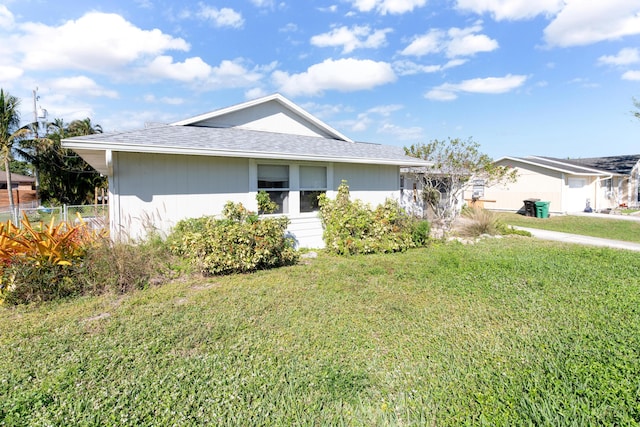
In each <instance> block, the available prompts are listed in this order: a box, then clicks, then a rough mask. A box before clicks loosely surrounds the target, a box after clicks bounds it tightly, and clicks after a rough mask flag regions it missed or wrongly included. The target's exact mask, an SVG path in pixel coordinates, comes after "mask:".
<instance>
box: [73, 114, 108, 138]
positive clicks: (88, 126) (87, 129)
mask: <svg viewBox="0 0 640 427" xmlns="http://www.w3.org/2000/svg"><path fill="white" fill-rule="evenodd" d="M68 130H69V133H70V134H71V135H74V136H85V135H93V134H96V133H102V126H100V125H97V124H93V123H91V119H90V118H89V117H87V118H86V119H84V120H74V121H72V122H71V123H70V124H69V127H68Z"/></svg>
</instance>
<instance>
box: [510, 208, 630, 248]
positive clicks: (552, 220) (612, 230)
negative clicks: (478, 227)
mask: <svg viewBox="0 0 640 427" xmlns="http://www.w3.org/2000/svg"><path fill="white" fill-rule="evenodd" d="M498 218H500V220H501V221H502V222H504V223H505V224H508V225H515V226H521V227H529V228H539V229H543V230H551V231H561V232H563V233H572V234H581V235H584V236H592V237H603V238H606V239H614V240H623V241H626V242H636V243H640V221H631V220H624V219H608V218H590V217H588V216H574V215H554V216H551V217H549V218H533V217H526V216H522V215H519V214H515V213H504V212H501V213H498Z"/></svg>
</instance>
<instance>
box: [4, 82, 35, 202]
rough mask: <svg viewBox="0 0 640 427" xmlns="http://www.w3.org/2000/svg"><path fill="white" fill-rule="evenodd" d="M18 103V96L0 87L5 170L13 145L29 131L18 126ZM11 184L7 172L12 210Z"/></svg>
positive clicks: (8, 165)
mask: <svg viewBox="0 0 640 427" xmlns="http://www.w3.org/2000/svg"><path fill="white" fill-rule="evenodd" d="M19 105H20V100H19V99H18V98H16V97H15V96H13V95H10V94H9V93H8V92H5V91H4V90H3V89H0V157H1V159H2V161H3V163H4V170H5V171H10V170H11V167H10V165H11V160H12V159H13V149H14V147H15V146H16V145H17V143H18V142H19V141H20V140H21V139H23V138H25V137H26V136H27V135H28V134H29V133H30V131H29V129H27V128H21V127H20V112H19V111H18V107H19ZM11 186H12V183H11V173H7V192H8V194H9V207H10V209H11V211H13V209H14V206H15V204H14V201H13V191H12V188H11Z"/></svg>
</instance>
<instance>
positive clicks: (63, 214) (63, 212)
mask: <svg viewBox="0 0 640 427" xmlns="http://www.w3.org/2000/svg"><path fill="white" fill-rule="evenodd" d="M67 215H68V212H67V205H62V222H67Z"/></svg>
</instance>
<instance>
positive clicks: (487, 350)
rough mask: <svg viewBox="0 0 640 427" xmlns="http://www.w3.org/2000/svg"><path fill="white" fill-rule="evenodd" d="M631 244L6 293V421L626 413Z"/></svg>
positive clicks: (632, 342) (2, 334)
mask: <svg viewBox="0 0 640 427" xmlns="http://www.w3.org/2000/svg"><path fill="white" fill-rule="evenodd" d="M639 378H640V258H638V257H637V255H636V254H635V253H632V252H626V251H616V250H612V249H596V248H585V247H578V246H563V245H560V244H556V243H550V242H537V241H533V240H531V239H527V238H520V237H512V238H504V239H488V240H484V241H481V242H480V243H478V244H476V245H471V246H463V245H460V244H449V245H436V246H433V247H430V248H425V249H420V250H412V251H408V252H406V253H401V254H392V255H370V256H362V257H352V258H339V257H333V256H329V255H326V254H321V255H320V256H319V257H318V258H317V259H313V260H307V261H304V262H301V263H300V264H298V265H296V266H292V267H287V268H281V269H277V270H272V271H263V272H258V273H255V274H246V275H235V276H228V277H217V278H210V279H200V280H191V281H188V280H187V281H184V280H183V281H179V282H176V283H173V284H170V285H166V286H163V287H159V288H150V289H147V290H144V291H139V292H136V293H134V294H131V295H128V296H124V297H113V296H103V297H99V298H83V299H80V300H75V301H67V302H59V303H55V304H46V305H42V306H39V307H38V306H27V307H17V308H6V307H5V308H1V307H0V396H2V399H0V425H7V426H12V425H25V426H26V425H28V426H44V425H53V426H62V425H65V426H66V425H83V426H98V425H100V426H108V425H113V426H116V425H117V426H151V425H194V426H195V425H281V426H288V425H314V426H316V425H318V426H321V425H327V426H329V425H331V426H334V425H355V426H373V425H376V426H378V425H403V426H411V425H415V426H423V425H438V426H448V425H451V426H458V425H492V426H494V425H498V426H500V425H504V426H512V425H549V426H562V425H576V426H582V425H634V424H635V425H637V424H639V423H640V381H639V380H638V379H639Z"/></svg>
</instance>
